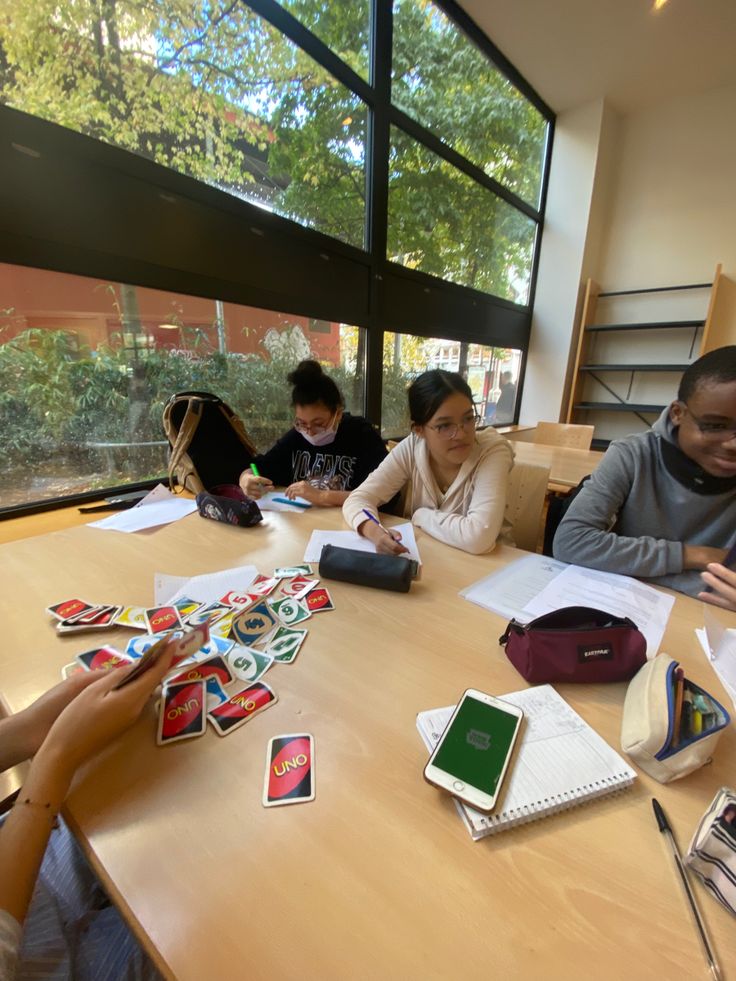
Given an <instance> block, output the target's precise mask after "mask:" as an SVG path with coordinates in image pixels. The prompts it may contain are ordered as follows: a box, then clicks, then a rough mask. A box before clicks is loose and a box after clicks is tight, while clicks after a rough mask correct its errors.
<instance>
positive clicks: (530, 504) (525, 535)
mask: <svg viewBox="0 0 736 981" xmlns="http://www.w3.org/2000/svg"><path fill="white" fill-rule="evenodd" d="M548 482H549V467H536V466H534V465H533V464H531V463H515V464H514V466H513V468H512V470H511V473H510V474H509V479H508V484H507V488H506V513H505V517H506V520H507V521H508V522H509V523H510V524H511V526H512V528H513V532H512V534H513V538H514V542H515V544H516V547H517V548H523V549H525V550H526V551H527V552H536V550H537V545H538V543H539V541H540V536H541V530H542V512H543V510H544V502H545V498H546V495H547V484H548Z"/></svg>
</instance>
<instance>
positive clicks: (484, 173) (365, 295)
mask: <svg viewBox="0 0 736 981" xmlns="http://www.w3.org/2000/svg"><path fill="white" fill-rule="evenodd" d="M3 9H4V12H3V14H2V15H0V122H1V123H2V128H3V133H4V136H5V139H4V140H3V141H0V170H1V172H2V174H3V179H2V180H1V181H0V263H4V265H3V266H0V318H1V319H0V371H1V372H2V385H3V388H2V391H0V414H1V415H2V420H0V421H2V430H1V431H0V443H2V445H0V452H3V453H4V454H5V455H6V458H8V459H10V458H11V457H12V460H13V461H14V463H13V466H14V467H16V471H15V476H13V477H12V478H11V477H10V476H8V477H7V479H6V481H5V486H4V487H3V488H2V489H0V510H1V509H2V508H3V507H7V506H8V505H9V504H11V503H13V501H11V500H10V498H9V497H8V494H9V493H10V488H11V486H12V488H15V489H14V490H13V494H14V495H15V498H14V500H15V499H16V498H18V496H19V495H20V497H21V498H23V500H32V499H33V500H39V499H49V498H57V497H63V496H65V495H68V494H73V493H76V492H80V491H82V490H83V489H89V488H94V487H103V486H108V485H110V486H111V485H113V484H119V483H124V482H129V481H134V480H136V481H137V480H140V479H142V478H143V477H149V476H154V475H156V474H158V473H160V472H161V471H162V469H163V464H164V462H165V446H163V445H162V442H163V434H162V431H161V429H160V426H159V417H160V410H161V406H162V404H163V402H164V401H165V399H166V398H167V397H168V396H169V395H170V394H172V393H173V392H174V391H176V390H178V389H183V388H210V389H212V390H215V391H216V393H217V394H220V395H222V397H224V398H226V399H227V400H228V401H231V402H232V403H233V404H234V407H235V408H236V409H237V410H238V411H239V412H241V413H242V414H243V415H244V417H245V419H246V424H247V426H248V428H249V429H252V430H253V432H254V435H255V436H256V438H257V440H258V441H259V442H260V443H261V445H265V443H267V442H268V441H269V440H270V439H272V438H273V437H274V436H275V435H276V434H277V432H278V431H280V427H281V428H283V426H284V425H285V424H286V422H287V419H286V415H285V412H286V408H285V406H284V402H285V401H286V399H287V395H288V393H287V391H286V386H285V385H284V382H283V378H284V375H285V373H286V371H288V370H289V368H290V367H293V364H294V363H295V361H296V360H298V358H299V357H300V356H302V355H303V354H306V353H307V352H311V353H312V354H313V355H315V356H316V357H318V358H319V359H320V360H322V361H323V362H324V363H325V364H326V365H327V366H328V367H329V369H330V370H331V371H332V372H333V373H336V374H337V375H338V378H339V381H340V383H341V385H342V386H343V388H344V389H345V394H346V396H347V398H348V402H349V404H350V406H351V407H352V408H353V409H354V410H355V411H363V412H364V413H365V414H366V415H367V416H368V417H369V418H370V419H371V420H372V421H373V422H374V423H375V424H376V425H380V426H381V428H382V431H383V432H384V433H386V434H387V435H392V436H394V435H400V434H401V433H402V432H405V431H406V429H407V426H408V420H407V419H406V415H405V407H404V401H405V393H404V389H405V387H406V384H407V383H408V382H409V381H410V380H411V378H412V377H413V376H414V375H415V374H416V373H417V372H418V371H420V370H423V369H424V368H428V367H436V366H441V367H449V368H451V370H459V371H461V372H462V373H463V374H465V376H466V377H467V378H468V380H469V381H470V383H471V386H472V387H473V391H474V392H475V393H476V398H477V401H478V403H479V407H480V410H481V412H482V414H483V416H484V419H485V420H486V421H489V422H500V421H507V420H506V419H505V418H504V420H501V419H500V418H496V416H495V414H494V409H493V406H494V405H495V404H496V402H497V401H498V400H499V398H500V393H501V372H502V370H503V371H505V372H507V374H506V375H504V379H505V381H504V384H505V385H508V379H509V378H511V379H512V384H513V386H514V390H513V398H511V397H510V396H508V393H507V397H506V398H505V399H504V400H502V401H501V403H500V404H501V405H502V406H503V407H504V412H507V411H508V405H509V404H512V408H511V410H510V411H511V418H512V419H513V418H515V413H516V409H515V405H516V403H517V401H518V398H517V394H518V393H517V392H516V386H517V385H518V384H520V365H521V363H522V360H523V355H524V352H525V351H526V349H527V346H528V339H529V330H530V324H531V304H532V301H533V296H534V284H535V275H536V273H535V270H536V265H537V252H538V248H539V242H540V231H541V227H542V221H543V208H544V200H545V187H546V166H547V161H548V157H549V152H550V146H551V127H552V122H553V115H552V113H551V111H550V110H549V109H548V107H547V106H545V104H544V103H543V102H542V100H541V99H540V98H539V97H538V96H537V95H536V93H535V92H534V91H533V90H532V89H531V88H530V87H529V85H528V84H527V83H526V82H525V81H524V79H523V78H522V77H521V76H519V75H518V74H517V73H516V72H515V71H514V69H513V67H512V66H510V65H509V64H508V62H506V61H505V59H504V57H503V55H502V54H501V53H500V52H498V51H497V50H496V49H495V48H494V47H493V45H492V43H491V41H489V39H488V38H486V37H484V35H483V34H482V33H481V32H480V31H479V29H478V28H477V27H476V25H475V24H474V23H473V22H472V21H471V20H470V19H469V18H468V17H467V15H466V14H465V13H464V12H463V10H462V8H461V7H460V6H458V5H457V4H456V3H455V2H454V0H213V2H209V0H208V2H207V3H203V2H201V0H179V2H176V3H170V2H166V0H109V2H105V3H97V2H93V0H14V2H13V3H12V4H6V5H5V7H4V8H3ZM346 325H351V326H346ZM269 338H270V340H269ZM427 338H443V340H442V341H436V340H432V341H430V340H427ZM269 344H270V345H271V346H270V347H269ZM476 362H477V363H476ZM509 373H510V374H509ZM249 390H251V391H256V392H257V393H258V397H257V398H256V399H255V400H254V401H253V402H249V401H248V398H247V393H248V391H249ZM3 441H4V442H3ZM57 464H58V466H57ZM55 466H56V470H54V467H55ZM39 468H40V469H39ZM19 474H25V475H26V476H27V479H25V480H23V479H20V477H19V476H18V475H19ZM20 486H23V488H24V489H23V491H18V490H17V488H18V487H20Z"/></svg>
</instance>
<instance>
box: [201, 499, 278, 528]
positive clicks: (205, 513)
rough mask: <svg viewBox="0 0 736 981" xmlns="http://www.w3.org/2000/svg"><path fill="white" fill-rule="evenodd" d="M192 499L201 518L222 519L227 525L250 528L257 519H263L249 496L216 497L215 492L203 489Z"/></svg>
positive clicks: (255, 523) (259, 510) (256, 522)
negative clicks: (242, 497) (238, 498)
mask: <svg viewBox="0 0 736 981" xmlns="http://www.w3.org/2000/svg"><path fill="white" fill-rule="evenodd" d="M194 500H195V501H196V503H197V510H198V511H199V513H200V515H201V516H202V517H203V518H212V520H213V521H224V522H225V524H227V525H237V526H238V527H240V528H252V527H253V525H257V524H258V522H259V521H263V515H262V514H261V509H260V508H259V507H258V505H257V504H256V502H255V501H253V500H251V498H249V497H245V498H244V499H243V500H242V501H236V500H235V499H234V498H232V497H218V496H217V495H216V494H209V493H208V492H207V491H203V492H202V493H201V494H197V496H196V497H195V499H194Z"/></svg>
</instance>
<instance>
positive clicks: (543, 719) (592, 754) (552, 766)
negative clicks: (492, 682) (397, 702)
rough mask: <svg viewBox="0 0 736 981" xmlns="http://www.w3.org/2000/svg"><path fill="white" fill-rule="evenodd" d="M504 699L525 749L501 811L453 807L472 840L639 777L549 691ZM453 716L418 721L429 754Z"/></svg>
mask: <svg viewBox="0 0 736 981" xmlns="http://www.w3.org/2000/svg"><path fill="white" fill-rule="evenodd" d="M501 697H502V699H503V701H505V702H512V703H513V704H514V705H516V706H518V707H519V708H520V709H521V710H522V712H523V713H524V723H523V726H522V737H521V745H520V747H519V753H518V755H517V758H516V762H515V764H513V766H512V769H511V771H510V772H509V774H508V776H507V778H506V781H505V793H504V794H503V797H502V802H501V810H500V811H498V812H497V813H496V814H482V813H481V812H480V811H476V810H474V809H473V808H472V807H468V806H467V805H465V804H462V803H460V801H455V803H456V806H457V808H458V811H459V812H460V815H461V817H462V818H463V820H464V821H465V824H466V825H467V827H468V830H469V831H470V833H471V835H472V836H473V838H474V839H478V838H483V837H484V836H485V835H489V834H493V833H494V832H496V831H500V830H503V829H504V828H509V827H513V826H514V825H516V824H523V823H525V822H527V821H536V820H537V819H538V818H541V817H546V816H547V815H548V814H553V813H555V812H556V811H560V810H564V809H566V808H568V807H573V806H575V805H576V804H580V803H583V802H584V801H586V800H591V799H592V798H594V797H600V796H602V795H604V794H610V793H613V792H614V791H616V790H620V789H622V788H623V787H628V786H629V785H630V784H631V783H632V781H633V780H634V778H635V777H636V773H635V772H634V770H632V769H631V767H630V766H628V765H627V764H626V763H625V762H624V760H623V759H622V758H621V757H620V756H619V755H618V753H616V752H615V751H614V750H613V749H611V747H610V746H609V745H608V743H607V742H606V741H605V740H604V739H602V738H601V737H600V736H599V735H598V733H597V732H596V731H595V730H594V729H591V727H590V726H589V725H588V723H587V722H585V721H584V720H583V719H581V718H580V716H579V715H578V714H577V712H575V711H574V710H573V709H572V708H571V707H570V706H569V705H568V704H567V702H566V701H565V700H564V698H562V696H561V695H559V694H558V693H557V692H556V691H555V689H554V688H553V687H552V686H551V685H538V686H537V687H535V688H527V689H525V690H524V691H517V692H511V693H510V694H508V695H503V696H501ZM453 711H454V706H453V705H450V706H448V707H447V708H441V709H432V710H430V711H428V712H420V713H419V715H418V716H417V728H418V729H419V733H420V735H421V736H422V739H423V740H424V742H425V743H426V745H427V748H428V749H429V750H432V749H434V747H435V746H436V745H437V742H438V740H439V738H440V734H441V733H442V731H443V729H444V728H445V726H446V725H447V723H448V722H449V720H450V716H451V715H452V713H453Z"/></svg>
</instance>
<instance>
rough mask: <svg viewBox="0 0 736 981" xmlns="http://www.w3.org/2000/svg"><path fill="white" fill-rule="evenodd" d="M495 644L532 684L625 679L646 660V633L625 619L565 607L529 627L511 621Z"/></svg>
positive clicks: (578, 608)
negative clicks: (502, 648)
mask: <svg viewBox="0 0 736 981" xmlns="http://www.w3.org/2000/svg"><path fill="white" fill-rule="evenodd" d="M498 642H499V644H500V645H501V646H502V647H504V648H505V649H506V657H508V659H509V661H511V663H512V664H513V666H514V667H515V668H516V670H517V671H518V672H519V674H520V675H521V676H522V677H523V678H526V680H527V681H530V682H532V683H533V684H545V683H547V682H553V681H574V682H586V681H590V682H601V681H627V680H628V679H629V678H633V676H634V675H635V674H636V672H637V671H638V670H639V668H640V667H641V666H642V665H643V664H645V663H646V660H647V642H646V638H645V637H644V634H643V633H642V632H641V631H640V630H639V628H638V627H637V626H636V624H635V623H634V621H633V620H630V619H629V618H628V617H618V616H614V614H612V613H605V612H604V611H603V610H594V609H591V608H589V607H587V606H566V607H564V608H563V609H561V610H554V611H553V612H552V613H545V615H544V616H542V617H537V619H536V620H532V621H531V623H528V624H526V626H525V625H524V624H521V623H517V622H516V620H512V621H511V623H510V624H509V625H508V626H507V627H506V631H505V633H504V635H503V637H499V640H498Z"/></svg>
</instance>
